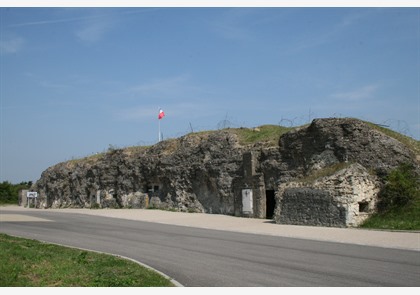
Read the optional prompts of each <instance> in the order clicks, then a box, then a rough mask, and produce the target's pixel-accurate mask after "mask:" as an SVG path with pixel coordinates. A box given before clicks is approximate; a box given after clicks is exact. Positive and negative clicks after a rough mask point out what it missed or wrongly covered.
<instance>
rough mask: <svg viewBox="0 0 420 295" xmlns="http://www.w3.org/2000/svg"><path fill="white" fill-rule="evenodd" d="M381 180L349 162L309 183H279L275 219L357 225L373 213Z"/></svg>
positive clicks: (304, 222) (314, 223)
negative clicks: (341, 167) (330, 173)
mask: <svg viewBox="0 0 420 295" xmlns="http://www.w3.org/2000/svg"><path fill="white" fill-rule="evenodd" d="M380 187H381V182H380V179H379V178H378V177H377V176H376V175H373V174H370V173H369V172H368V170H367V169H365V168H364V167H363V166H362V165H360V164H351V165H349V166H347V167H345V168H344V169H341V170H339V171H336V172H335V173H333V174H332V175H330V176H325V177H321V178H319V179H316V180H314V181H312V182H310V183H308V182H305V181H294V182H289V183H287V184H282V185H280V186H279V193H278V196H277V204H278V205H277V208H276V210H275V213H274V219H275V220H276V222H277V223H283V224H306V225H321V226H357V225H359V224H361V223H362V222H363V221H364V220H365V219H366V218H367V217H368V216H369V215H370V214H372V213H373V212H375V209H376V202H377V195H378V192H379V190H380Z"/></svg>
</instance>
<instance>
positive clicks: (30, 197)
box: [26, 192, 38, 199]
mask: <svg viewBox="0 0 420 295" xmlns="http://www.w3.org/2000/svg"><path fill="white" fill-rule="evenodd" d="M26 197H27V198H28V199H32V198H38V193H37V192H27V193H26Z"/></svg>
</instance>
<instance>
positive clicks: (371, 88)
mask: <svg viewBox="0 0 420 295" xmlns="http://www.w3.org/2000/svg"><path fill="white" fill-rule="evenodd" d="M377 89H378V85H366V86H364V87H361V88H358V89H355V90H351V91H344V92H337V93H334V94H332V95H331V97H332V98H337V99H340V100H346V101H360V100H366V99H370V98H373V96H374V94H375V92H376V91H377Z"/></svg>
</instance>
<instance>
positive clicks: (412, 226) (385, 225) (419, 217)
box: [360, 199, 420, 230]
mask: <svg viewBox="0 0 420 295" xmlns="http://www.w3.org/2000/svg"><path fill="white" fill-rule="evenodd" d="M360 227H361V228H370V229H391V230H420V200H419V199H417V200H416V201H415V202H414V203H413V204H409V205H406V206H404V207H402V208H396V209H392V210H390V211H387V212H385V213H375V214H374V215H372V216H370V217H369V219H367V220H366V221H365V222H364V223H363V224H362V225H361V226H360Z"/></svg>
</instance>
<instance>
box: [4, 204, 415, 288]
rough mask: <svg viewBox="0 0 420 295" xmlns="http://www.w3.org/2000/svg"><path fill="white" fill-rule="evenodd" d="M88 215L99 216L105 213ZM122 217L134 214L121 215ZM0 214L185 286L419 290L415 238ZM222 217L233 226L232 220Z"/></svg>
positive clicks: (14, 225)
mask: <svg viewBox="0 0 420 295" xmlns="http://www.w3.org/2000/svg"><path fill="white" fill-rule="evenodd" d="M88 211H97V212H101V213H100V214H99V215H101V214H103V213H104V212H105V213H106V211H107V210H88ZM147 211H148V212H150V210H147ZM73 212H75V213H73ZM85 212H87V211H85ZM109 212H111V211H109ZM124 212H128V213H127V214H132V212H135V211H124V209H120V210H119V212H118V213H119V214H124ZM138 212H145V211H138ZM0 213H1V216H0V221H1V223H0V232H1V233H6V234H10V235H15V236H20V237H26V238H32V239H37V240H41V241H46V242H52V243H58V244H62V245H67V246H72V247H79V248H84V249H91V250H95V251H101V252H106V253H113V254H117V255H122V256H125V257H129V258H132V259H135V260H138V261H140V262H142V263H145V264H147V265H149V266H151V267H153V268H155V269H157V270H159V271H161V272H163V273H165V274H166V275H168V276H169V277H171V278H174V279H175V280H176V281H178V282H180V283H181V284H182V285H184V286H188V287H189V286H196V287H211V286H218V287H228V286H233V287H249V286H261V287H269V286H273V287H288V286H301V287H305V286H311V287H317V286H324V287H333V286H340V287H346V286H377V287H380V286H420V251H419V247H418V246H419V244H420V239H419V237H420V235H419V234H418V233H413V234H411V235H410V237H414V240H415V239H417V241H418V243H417V245H414V248H413V249H412V250H410V249H402V248H399V247H393V248H387V247H386V245H385V247H374V246H366V245H361V244H350V243H344V242H339V243H337V242H330V241H322V239H325V238H323V237H320V239H318V240H313V239H304V238H291V237H284V236H278V235H273V234H271V235H270V234H264V235H262V234H255V233H245V232H235V231H234V230H233V229H229V230H214V229H209V228H206V229H204V228H198V227H194V225H190V226H179V225H170V224H162V223H156V222H147V221H141V220H132V219H126V218H109V217H105V216H97V215H95V214H93V215H92V214H81V213H80V211H77V210H74V211H71V210H67V211H60V210H49V209H47V210H40V209H39V210H37V209H21V208H17V207H16V208H7V209H5V208H3V209H0ZM147 214H150V213H147ZM156 214H157V215H159V214H160V213H156ZM173 216H175V215H173ZM195 216H197V215H195ZM198 216H199V217H198V218H200V215H198ZM201 216H203V218H204V214H202V215H201ZM221 218H222V219H221V220H223V222H226V221H229V220H231V221H232V224H233V223H234V222H237V220H235V218H234V217H221ZM229 218H230V219H229ZM197 223H198V222H197ZM262 224H263V223H262ZM267 226H271V225H267ZM274 226H279V225H274ZM209 227H210V224H209ZM226 228H229V224H226ZM300 228H302V227H300ZM314 230H315V229H314ZM341 230H345V229H341ZM261 231H262V232H264V231H263V230H261ZM326 232H327V233H328V231H326ZM348 233H349V234H350V233H352V231H348ZM365 233H366V232H365ZM367 233H368V234H369V233H371V234H372V236H373V235H374V234H375V232H374V231H371V232H367ZM407 237H408V236H407Z"/></svg>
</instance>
